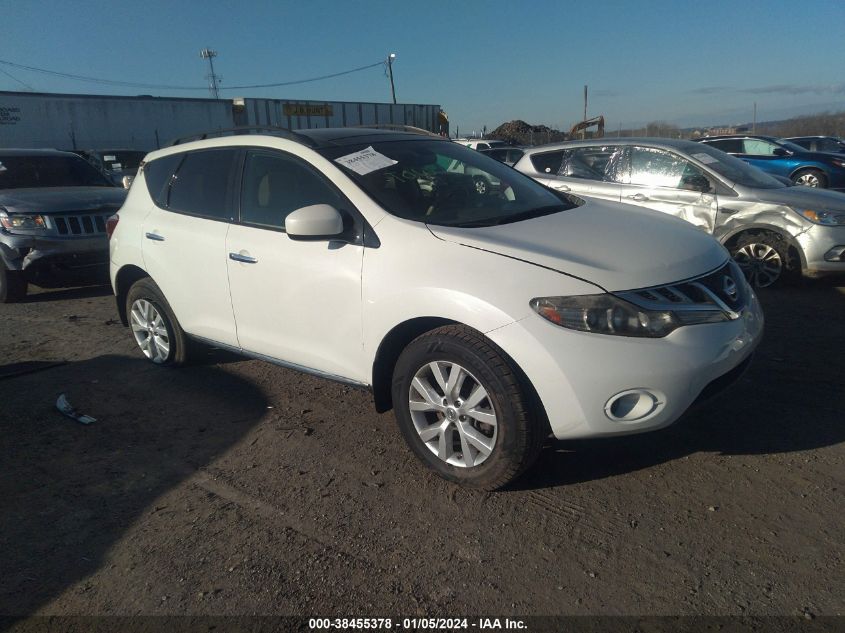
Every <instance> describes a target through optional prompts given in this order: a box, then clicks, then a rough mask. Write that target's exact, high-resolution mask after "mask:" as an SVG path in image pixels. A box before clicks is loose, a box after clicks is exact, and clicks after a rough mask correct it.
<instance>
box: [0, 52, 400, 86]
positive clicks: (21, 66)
mask: <svg viewBox="0 0 845 633" xmlns="http://www.w3.org/2000/svg"><path fill="white" fill-rule="evenodd" d="M0 64H3V65H6V66H11V67H12V68H18V69H20V70H29V71H31V72H36V73H43V74H46V75H53V76H55V77H63V78H65V79H72V80H74V81H85V82H90V83H97V84H104V85H108V86H123V87H126V88H152V89H157V90H208V86H173V85H168V84H145V83H138V82H133V81H118V80H114V79H101V78H98V77H87V76H85V75H74V74H72V73H64V72H59V71H56V70H48V69H46V68H37V67H35V66H27V65H25V64H16V63H14V62H10V61H7V60H4V59H0ZM384 64H385V62H384V61H378V62H375V63H373V64H367V65H366V66H360V67H358V68H352V69H350V70H343V71H341V72H337V73H331V74H329V75H321V76H319V77H311V78H309V79H296V80H293V81H279V82H275V83H268V84H253V85H249V86H226V87H225V88H224V87H222V86H221V87H220V90H246V89H250V88H276V87H279V86H293V85H296V84H304V83H310V82H312V81H321V80H323V79H332V78H333V77H340V76H342V75H350V74H352V73H357V72H360V71H362V70H367V69H368V68H375V67H376V66H383V65H384ZM3 72H4V74H7V75H8V73H6V72H5V71H3ZM9 76H10V77H11V75H9ZM12 78H13V79H14V77H12ZM16 81H18V83H21V84H23V82H22V81H20V80H18V79H16ZM24 85H26V84H24Z"/></svg>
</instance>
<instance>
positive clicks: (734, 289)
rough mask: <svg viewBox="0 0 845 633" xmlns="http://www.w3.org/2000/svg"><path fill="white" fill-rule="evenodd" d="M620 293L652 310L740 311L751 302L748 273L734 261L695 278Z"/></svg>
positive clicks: (734, 312) (735, 313)
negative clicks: (746, 277)
mask: <svg viewBox="0 0 845 633" xmlns="http://www.w3.org/2000/svg"><path fill="white" fill-rule="evenodd" d="M617 294H618V295H619V296H620V297H622V298H624V299H627V300H628V301H631V302H632V303H635V304H637V305H639V306H641V307H643V308H647V309H652V310H667V309H668V310H721V311H724V312H730V313H733V314H734V315H737V314H738V313H740V312H742V309H743V308H744V307H745V306H746V304H747V303H748V290H747V284H746V281H745V277H744V276H743V274H742V271H741V270H740V269H739V267H738V266H737V265H736V264H734V263H733V261H730V262H728V263H727V264H725V265H724V266H722V267H721V268H719V269H718V270H716V271H715V272H712V273H709V274H707V275H704V276H702V277H697V278H695V279H689V280H687V281H680V282H678V283H674V284H666V285H664V286H654V287H652V288H643V289H641V290H630V291H628V292H620V293H617Z"/></svg>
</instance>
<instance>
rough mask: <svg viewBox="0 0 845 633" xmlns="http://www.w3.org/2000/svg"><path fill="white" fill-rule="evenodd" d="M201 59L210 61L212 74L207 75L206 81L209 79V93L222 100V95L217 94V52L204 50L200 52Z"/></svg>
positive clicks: (208, 49)
mask: <svg viewBox="0 0 845 633" xmlns="http://www.w3.org/2000/svg"><path fill="white" fill-rule="evenodd" d="M200 57H202V58H203V59H207V60H208V66H209V68H211V72H210V73H209V74H208V75H206V79H208V91H209V92H210V93H211V96H212V97H214V98H215V99H219V98H220V94H219V93H218V92H217V82H218V81H219V80H218V79H217V75H216V74H214V58H215V57H217V51H213V50H211V49H210V48H204V49H202V50H201V51H200Z"/></svg>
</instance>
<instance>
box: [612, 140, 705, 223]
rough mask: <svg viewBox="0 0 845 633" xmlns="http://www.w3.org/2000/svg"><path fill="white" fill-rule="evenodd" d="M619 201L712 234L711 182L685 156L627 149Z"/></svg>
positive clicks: (650, 149)
mask: <svg viewBox="0 0 845 633" xmlns="http://www.w3.org/2000/svg"><path fill="white" fill-rule="evenodd" d="M627 165H628V168H627V169H626V170H625V172H626V175H625V177H624V179H625V181H626V185H625V187H624V189H623V192H622V202H625V203H626V204H634V205H638V206H642V207H646V208H648V209H654V210H655V211H661V212H663V213H667V214H669V215H674V216H676V217H679V218H681V219H683V220H686V221H687V222H689V223H690V224H692V225H694V226H695V227H696V228H699V229H701V230H702V231H706V232H707V233H712V232H713V229H714V228H715V222H716V212H717V210H718V208H717V201H716V196H715V194H714V193H712V192H713V191H715V189H714V187H713V183H711V182H710V180H709V178H708V177H707V176H706V175H705V174H704V172H703V171H702V170H701V169H699V168H698V167H697V166H696V165H694V164H692V163H691V162H690V161H688V160H686V159H685V158H683V157H681V156H679V155H678V154H675V153H674V152H670V151H667V150H664V149H658V148H653V147H637V146H633V147H631V148H629V150H628V155H627Z"/></svg>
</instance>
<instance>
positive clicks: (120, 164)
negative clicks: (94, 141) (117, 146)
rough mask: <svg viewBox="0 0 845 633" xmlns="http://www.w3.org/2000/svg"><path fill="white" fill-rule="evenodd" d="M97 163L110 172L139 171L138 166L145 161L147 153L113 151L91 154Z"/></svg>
mask: <svg viewBox="0 0 845 633" xmlns="http://www.w3.org/2000/svg"><path fill="white" fill-rule="evenodd" d="M91 156H93V157H94V159H95V160H96V162H98V163H99V164H101V165H102V166H103V169H105V170H108V171H126V170H130V169H138V165H140V164H141V161H142V160H144V156H146V152H133V151H126V150H119V151H112V150H103V151H97V152H91Z"/></svg>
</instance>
